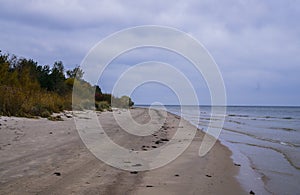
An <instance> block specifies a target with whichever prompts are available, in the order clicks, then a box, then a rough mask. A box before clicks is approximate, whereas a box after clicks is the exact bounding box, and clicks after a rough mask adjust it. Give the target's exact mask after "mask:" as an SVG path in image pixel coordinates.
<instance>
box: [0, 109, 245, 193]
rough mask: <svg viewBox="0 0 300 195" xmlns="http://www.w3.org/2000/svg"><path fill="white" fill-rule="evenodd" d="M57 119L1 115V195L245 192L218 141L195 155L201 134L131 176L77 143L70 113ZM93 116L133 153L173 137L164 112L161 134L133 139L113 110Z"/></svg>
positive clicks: (143, 112)
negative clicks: (154, 166) (168, 157)
mask: <svg viewBox="0 0 300 195" xmlns="http://www.w3.org/2000/svg"><path fill="white" fill-rule="evenodd" d="M114 112H128V111H122V110H116V111H114ZM130 112H131V114H132V116H133V118H134V119H135V120H136V121H137V122H139V123H146V122H147V121H148V120H149V114H148V111H147V109H142V108H135V109H132V110H130ZM158 114H159V112H158ZM61 115H62V119H63V121H50V120H48V119H44V118H41V119H27V118H17V117H4V116H2V117H0V194H249V192H245V191H244V190H243V189H242V187H241V186H240V184H239V183H238V181H237V180H236V178H235V176H236V175H237V174H238V171H239V166H236V165H235V164H234V162H233V161H232V159H231V158H230V156H231V152H230V151H229V149H227V148H226V147H225V146H223V145H221V144H220V142H217V143H216V144H215V145H214V147H213V148H212V150H210V151H209V153H208V154H207V155H205V156H204V157H199V156H198V149H199V146H200V144H201V140H202V138H203V136H204V134H203V132H201V131H198V132H197V134H196V136H195V138H194V140H193V141H192V143H191V145H190V146H189V148H188V149H187V150H186V151H185V152H184V153H183V154H182V155H180V156H179V157H178V158H177V159H176V160H174V161H172V162H171V163H170V164H168V165H166V166H164V167H161V168H158V169H155V170H151V171H142V172H129V171H123V170H120V169H117V168H113V167H111V166H109V165H107V164H105V163H103V162H102V161H100V160H99V159H97V158H96V157H95V156H94V155H93V154H92V153H91V152H90V151H89V150H88V149H87V148H86V147H85V145H84V143H83V142H82V141H81V139H80V137H79V134H78V132H77V130H76V127H75V123H74V116H72V113H65V114H61ZM97 115H98V117H99V121H100V123H101V124H102V126H103V128H104V129H105V132H106V133H107V134H108V135H109V136H110V138H111V139H112V140H113V141H114V142H116V143H118V144H120V145H122V146H124V147H126V148H130V149H132V150H135V151H142V150H151V149H153V148H155V147H160V146H161V145H163V144H164V142H156V141H157V140H161V139H170V138H172V136H173V135H174V132H175V131H176V127H178V124H179V118H178V117H177V116H175V115H173V114H170V113H168V116H167V120H166V122H165V128H164V130H163V131H159V132H157V133H156V134H155V136H154V135H151V136H145V137H134V136H132V135H130V134H128V133H126V132H124V131H123V130H122V128H121V127H119V126H118V124H117V123H116V122H115V120H114V117H113V113H112V112H102V113H97ZM86 120H89V119H88V118H87V119H86ZM185 125H186V126H185V127H184V128H190V127H192V125H191V124H189V123H188V122H186V123H185ZM133 138H135V139H133Z"/></svg>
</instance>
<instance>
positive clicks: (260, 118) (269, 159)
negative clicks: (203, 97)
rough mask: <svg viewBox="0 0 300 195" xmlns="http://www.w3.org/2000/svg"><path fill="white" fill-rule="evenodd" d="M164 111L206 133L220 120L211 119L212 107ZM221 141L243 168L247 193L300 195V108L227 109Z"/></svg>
mask: <svg viewBox="0 0 300 195" xmlns="http://www.w3.org/2000/svg"><path fill="white" fill-rule="evenodd" d="M154 108H155V106H154ZM157 108H158V109H161V108H163V107H162V106H157ZM164 108H165V109H167V110H168V111H169V112H171V113H174V114H176V115H179V116H181V117H183V118H185V119H186V120H188V121H190V122H191V123H193V124H194V125H196V126H197V127H198V128H199V129H202V130H203V131H206V129H207V126H208V124H209V121H210V120H219V117H213V116H211V107H210V106H199V107H198V106H197V107H196V106H185V108H184V109H181V106H164ZM199 108H200V109H199ZM198 111H200V112H199V113H197V112H198ZM218 139H219V140H220V141H221V142H222V143H223V144H224V145H226V146H227V147H228V148H229V149H230V150H231V151H232V152H233V155H232V158H233V161H234V162H235V163H236V164H239V165H241V166H240V174H239V175H238V176H237V177H238V179H239V181H240V182H241V183H242V185H243V186H244V187H245V189H246V190H250V189H251V190H253V191H254V192H256V194H299V193H300V107H263V106H227V107H226V114H225V121H224V126H223V128H222V131H221V134H220V136H219V138H218Z"/></svg>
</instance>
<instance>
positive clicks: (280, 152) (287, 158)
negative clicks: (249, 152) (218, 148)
mask: <svg viewBox="0 0 300 195" xmlns="http://www.w3.org/2000/svg"><path fill="white" fill-rule="evenodd" d="M229 142H230V143H233V144H244V145H248V146H254V147H259V148H265V149H270V150H273V151H275V152H278V153H279V154H281V155H282V156H283V157H284V158H285V159H286V161H287V162H288V163H289V164H290V165H291V166H292V167H294V168H295V169H297V170H300V167H298V166H297V165H296V164H295V163H294V162H293V161H292V160H291V159H290V158H289V157H288V155H287V154H285V153H284V152H282V151H281V150H279V149H277V148H273V147H269V146H262V145H258V144H251V143H243V142H236V141H229Z"/></svg>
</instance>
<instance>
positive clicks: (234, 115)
mask: <svg viewBox="0 0 300 195" xmlns="http://www.w3.org/2000/svg"><path fill="white" fill-rule="evenodd" d="M228 116H230V117H249V115H243V114H228Z"/></svg>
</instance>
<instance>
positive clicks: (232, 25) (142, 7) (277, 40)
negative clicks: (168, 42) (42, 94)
mask: <svg viewBox="0 0 300 195" xmlns="http://www.w3.org/2000/svg"><path fill="white" fill-rule="evenodd" d="M0 5H1V6H0V26H1V28H0V49H1V50H2V51H3V52H9V53H13V54H16V55H18V56H23V57H27V58H32V59H34V60H36V61H38V62H39V64H41V65H45V64H49V65H52V64H53V62H54V61H57V60H61V61H63V62H64V64H65V66H66V67H67V68H72V67H75V66H76V65H80V63H81V62H82V60H83V58H84V57H85V56H86V54H87V53H88V51H89V50H90V49H91V48H92V47H93V46H94V45H95V44H97V43H98V42H99V41H100V40H102V39H104V38H105V37H107V36H109V35H110V34H112V33H115V32H117V31H119V30H122V29H124V28H130V27H134V26H137V25H164V26H169V27H173V28H177V29H179V30H181V31H184V32H186V33H188V34H189V35H191V36H193V37H194V38H195V39H197V40H198V41H199V42H201V43H202V44H203V45H204V46H205V47H206V48H207V50H208V51H209V52H210V54H211V55H212V57H213V58H214V60H215V61H216V63H217V64H218V66H219V69H220V71H221V74H222V75H223V79H224V83H225V87H226V93H227V102H228V104H230V105H300V89H299V87H300V76H299V73H300V22H299V18H300V1H296V0H295V1H289V0H282V1H280V0H277V1H261V0H251V1H250V0H249V1H248V0H240V1H237V0H224V1H214V0H205V1H197V0H193V1H188V0H185V1H171V0H166V1H161V2H154V1H113V0H107V1H98V0H93V1H76V0H52V1H43V0H36V1H34V0H28V1H25V0H24V1H17V0H0ZM149 60H150V61H151V60H152V61H163V62H166V63H169V64H171V65H174V66H175V67H177V68H178V67H179V66H181V65H182V64H184V67H187V66H192V65H191V64H189V62H188V61H186V60H185V59H182V57H181V56H178V55H176V54H174V53H172V52H169V51H162V50H159V49H154V48H144V49H140V50H137V51H131V52H127V53H125V54H124V55H122V56H120V57H119V58H117V59H115V60H114V61H113V62H112V63H111V65H110V66H109V67H108V69H107V70H106V71H105V72H104V73H105V74H104V75H102V77H101V78H100V80H99V85H100V87H101V88H102V90H103V91H104V92H111V90H112V87H113V85H114V83H115V82H116V80H117V78H118V75H120V74H122V72H124V71H126V70H127V69H128V68H130V67H131V66H132V65H135V64H136V63H141V62H143V61H149ZM179 64H180V65H179ZM153 67H154V68H153V69H151V71H152V73H153V72H154V71H157V72H159V69H155V65H153ZM179 69H180V68H179ZM183 69H184V70H182V71H183V73H184V74H185V76H186V77H187V78H188V79H190V82H191V83H192V84H193V86H194V87H195V91H196V93H197V94H198V98H199V102H200V104H209V103H210V96H209V91H208V89H207V87H206V84H205V80H203V79H202V78H201V76H200V77H199V75H198V74H195V73H194V71H193V68H183ZM145 70H147V71H150V70H148V69H147V68H145ZM180 70H181V69H180ZM151 71H150V72H151ZM163 76H165V75H162V77H163ZM132 97H133V100H134V101H135V102H136V103H140V104H145V103H152V102H153V101H158V102H162V103H165V104H176V103H178V100H177V99H176V94H175V93H174V92H172V90H170V89H169V88H168V87H167V86H163V85H159V84H157V83H154V84H145V85H143V86H140V87H139V88H137V89H136V90H135V92H134V94H132Z"/></svg>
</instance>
